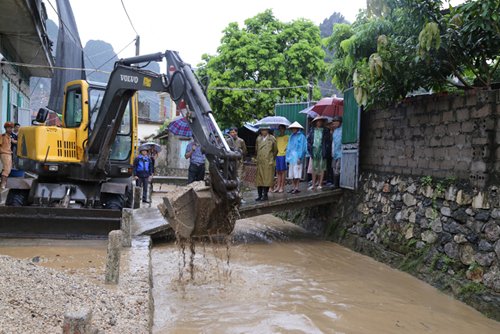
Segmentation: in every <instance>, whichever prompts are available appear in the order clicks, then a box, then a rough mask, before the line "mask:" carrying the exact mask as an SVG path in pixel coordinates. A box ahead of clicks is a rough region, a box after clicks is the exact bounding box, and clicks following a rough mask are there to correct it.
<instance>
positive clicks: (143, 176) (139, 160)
mask: <svg viewBox="0 0 500 334" xmlns="http://www.w3.org/2000/svg"><path fill="white" fill-rule="evenodd" d="M152 174H153V162H152V161H151V158H150V157H149V156H148V150H147V149H146V148H143V149H142V150H141V154H139V155H138V156H137V157H136V158H135V159H134V179H135V180H136V184H137V186H138V187H142V202H143V203H149V201H148V184H149V182H150V181H151V175H152Z"/></svg>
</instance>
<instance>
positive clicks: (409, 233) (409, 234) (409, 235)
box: [405, 226, 414, 240]
mask: <svg viewBox="0 0 500 334" xmlns="http://www.w3.org/2000/svg"><path fill="white" fill-rule="evenodd" d="M413 237H414V233H413V226H410V227H408V229H407V230H406V233H405V239H406V240H410V239H411V238H413Z"/></svg>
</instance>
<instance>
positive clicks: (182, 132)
mask: <svg viewBox="0 0 500 334" xmlns="http://www.w3.org/2000/svg"><path fill="white" fill-rule="evenodd" d="M168 131H170V132H171V133H172V134H173V135H176V136H179V137H192V136H193V132H192V131H191V128H190V127H189V123H188V121H187V119H186V118H185V117H183V116H179V117H177V118H176V119H174V120H173V121H172V122H170V124H169V125H168Z"/></svg>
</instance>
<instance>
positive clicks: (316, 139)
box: [307, 116, 331, 190]
mask: <svg viewBox="0 0 500 334" xmlns="http://www.w3.org/2000/svg"><path fill="white" fill-rule="evenodd" d="M324 121H325V118H324V117H321V116H318V117H316V118H315V119H313V122H312V124H313V129H311V131H310V132H309V134H308V136H307V150H308V152H309V155H310V156H311V159H312V185H311V186H310V187H309V188H308V190H315V189H318V190H321V189H322V188H323V186H322V184H323V177H324V175H325V170H326V157H327V156H328V154H330V152H329V149H330V145H331V144H330V143H331V138H330V130H328V129H327V128H325V127H324V126H323V125H324Z"/></svg>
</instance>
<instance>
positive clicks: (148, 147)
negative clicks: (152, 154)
mask: <svg viewBox="0 0 500 334" xmlns="http://www.w3.org/2000/svg"><path fill="white" fill-rule="evenodd" d="M152 148H154V149H155V151H156V152H158V153H160V152H161V146H160V145H158V144H157V143H154V142H152V141H150V142H147V143H142V144H141V145H140V146H139V152H140V151H142V150H148V151H149V150H151V149H152Z"/></svg>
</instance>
